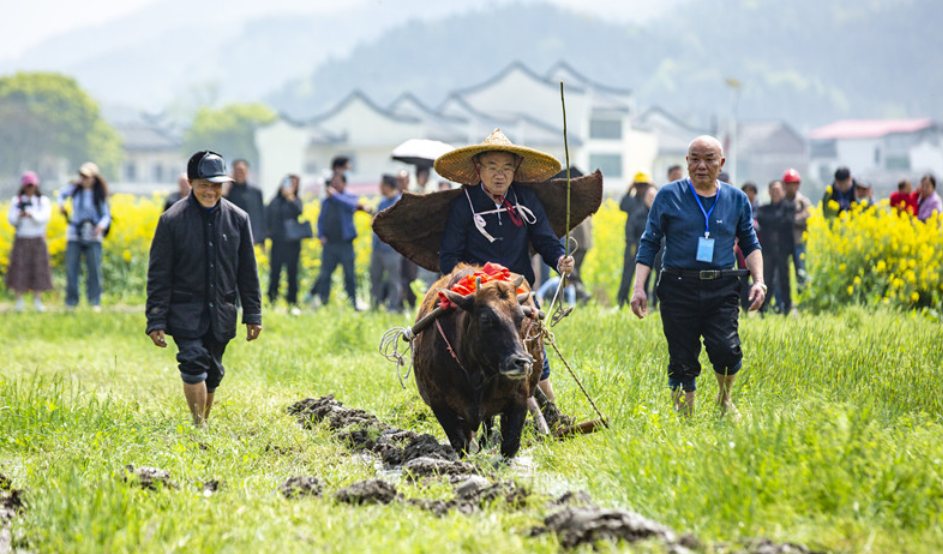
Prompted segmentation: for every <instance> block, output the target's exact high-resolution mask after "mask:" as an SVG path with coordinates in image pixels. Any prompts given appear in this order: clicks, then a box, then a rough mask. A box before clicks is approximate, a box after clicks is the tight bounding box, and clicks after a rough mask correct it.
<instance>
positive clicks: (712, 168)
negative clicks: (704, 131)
mask: <svg viewBox="0 0 943 554" xmlns="http://www.w3.org/2000/svg"><path fill="white" fill-rule="evenodd" d="M686 159H687V161H688V175H689V176H690V177H691V183H692V184H693V185H694V188H696V189H698V190H700V191H702V192H704V193H707V194H710V193H711V192H712V191H713V190H715V186H716V183H717V176H718V175H720V171H721V170H722V169H723V168H724V162H726V161H727V160H726V159H725V158H724V147H723V146H721V144H720V141H719V140H717V139H716V138H714V137H712V136H708V135H702V136H699V137H697V138H696V139H694V140H692V141H691V144H689V145H688V156H687V158H686Z"/></svg>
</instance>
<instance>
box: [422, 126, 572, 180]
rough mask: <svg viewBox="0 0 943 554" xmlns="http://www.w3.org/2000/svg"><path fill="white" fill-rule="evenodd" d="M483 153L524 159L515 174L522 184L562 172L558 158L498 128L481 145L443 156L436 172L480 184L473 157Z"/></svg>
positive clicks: (458, 149) (439, 159)
mask: <svg viewBox="0 0 943 554" xmlns="http://www.w3.org/2000/svg"><path fill="white" fill-rule="evenodd" d="M482 152H510V153H511V154H517V155H518V156H520V157H521V158H523V161H522V162H521V165H520V167H519V168H518V169H517V172H516V173H515V174H514V180H515V181H517V182H519V183H536V182H539V181H546V180H547V179H549V178H551V177H553V176H554V175H556V174H557V173H559V172H560V162H559V161H557V159H556V158H554V157H553V156H551V155H550V154H544V153H543V152H541V151H539V150H534V149H533V148H527V147H526V146H517V145H515V144H513V143H511V141H510V140H508V138H507V137H506V136H504V133H502V132H501V129H495V130H494V132H492V133H491V135H490V136H489V137H488V138H486V139H485V140H484V141H483V142H482V143H481V144H476V145H475V146H466V147H464V148H457V149H455V150H452V151H451V152H449V153H447V154H443V155H442V156H439V158H438V159H437V160H436V161H435V171H436V173H438V174H439V175H441V176H442V177H444V178H446V179H448V180H450V181H455V182H456V183H462V184H463V185H476V184H478V182H479V181H480V179H479V178H478V172H477V171H476V170H475V163H474V161H473V160H472V158H474V157H475V156H476V155H478V154H481V153H482Z"/></svg>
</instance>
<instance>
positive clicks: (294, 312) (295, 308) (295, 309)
mask: <svg viewBox="0 0 943 554" xmlns="http://www.w3.org/2000/svg"><path fill="white" fill-rule="evenodd" d="M288 313H290V314H291V315H295V316H298V315H301V308H299V307H298V306H292V307H291V310H289V312H288Z"/></svg>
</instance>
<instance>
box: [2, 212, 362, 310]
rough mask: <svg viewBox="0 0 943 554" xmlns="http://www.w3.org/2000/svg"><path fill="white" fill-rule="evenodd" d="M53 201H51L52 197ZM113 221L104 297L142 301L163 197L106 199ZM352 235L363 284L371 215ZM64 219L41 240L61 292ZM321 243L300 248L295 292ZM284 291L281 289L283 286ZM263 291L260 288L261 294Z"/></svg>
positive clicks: (307, 281)
mask: <svg viewBox="0 0 943 554" xmlns="http://www.w3.org/2000/svg"><path fill="white" fill-rule="evenodd" d="M51 197H52V198H55V196H54V195H53V196H51ZM109 203H110V204H111V213H112V216H113V222H112V224H111V232H110V233H109V234H108V237H106V238H105V241H104V245H103V249H102V273H103V281H104V283H103V288H104V293H105V295H106V297H107V298H108V299H110V300H111V301H119V302H121V301H124V302H142V301H143V299H144V296H145V290H146V285H147V260H148V252H149V250H150V246H151V239H152V238H153V236H154V229H155V228H156V227H157V219H158V218H159V217H160V214H161V211H162V209H163V205H164V198H163V197H162V196H160V195H153V196H149V197H147V196H134V195H130V194H115V195H112V196H111V197H110V198H109ZM319 207H320V204H319V203H318V202H308V203H306V204H305V209H304V214H303V215H302V219H307V220H309V221H311V222H312V225H314V224H315V222H316V221H317V218H318V213H319ZM8 209H9V202H0V212H2V214H3V216H4V217H3V220H2V222H0V277H2V276H3V275H5V274H6V269H7V266H8V265H9V263H10V250H11V248H12V246H13V236H14V229H13V227H11V226H10V224H9V222H7V220H6V213H7V210H8ZM354 223H355V224H356V226H357V232H358V234H359V236H360V238H358V239H357V240H356V241H354V245H355V252H356V264H357V268H358V270H359V272H360V273H361V274H362V278H361V281H364V282H365V280H366V277H365V272H366V270H367V267H368V266H369V263H370V242H371V241H370V237H371V235H372V231H371V230H370V216H369V215H367V214H364V213H360V212H358V214H357V215H356V216H355V217H354ZM66 226H67V221H66V219H65V217H63V216H61V215H59V213H58V211H57V210H56V209H55V208H54V209H53V216H52V219H51V220H50V222H49V225H48V227H47V231H46V240H47V243H48V244H49V253H50V257H51V262H52V268H53V279H54V283H55V284H56V288H57V290H59V291H60V292H61V291H62V290H64V287H65V249H66V238H65V237H66ZM256 255H257V261H258V265H259V274H260V277H261V278H262V286H263V287H266V286H267V285H268V269H269V262H268V257H267V256H266V255H265V253H264V252H263V251H262V249H261V248H258V247H257V248H256ZM320 258H321V244H320V242H318V241H317V240H316V239H315V240H306V241H304V243H303V247H302V259H301V264H300V266H301V268H300V271H299V274H300V277H299V278H300V281H301V283H300V285H299V286H300V287H301V289H302V291H304V290H305V289H307V288H310V286H311V284H312V283H313V282H314V279H316V278H317V273H318V271H319V269H320V265H321V264H320ZM283 288H284V285H283ZM263 290H264V289H263Z"/></svg>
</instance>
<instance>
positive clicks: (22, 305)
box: [15, 298, 26, 312]
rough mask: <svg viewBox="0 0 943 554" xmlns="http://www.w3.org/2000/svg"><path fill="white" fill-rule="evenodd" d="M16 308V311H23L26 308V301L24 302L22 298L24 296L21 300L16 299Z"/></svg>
mask: <svg viewBox="0 0 943 554" xmlns="http://www.w3.org/2000/svg"><path fill="white" fill-rule="evenodd" d="M15 309H16V311H18V312H22V311H23V310H25V309H26V303H25V302H23V299H22V298H20V299H19V300H17V301H16V308H15Z"/></svg>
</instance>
